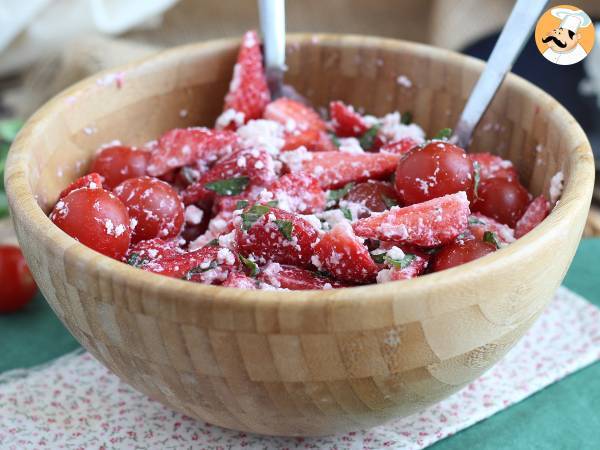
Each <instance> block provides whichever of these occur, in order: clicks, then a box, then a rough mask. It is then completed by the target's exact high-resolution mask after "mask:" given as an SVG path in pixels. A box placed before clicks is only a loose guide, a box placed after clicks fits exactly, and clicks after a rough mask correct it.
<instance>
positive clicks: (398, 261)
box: [385, 253, 417, 269]
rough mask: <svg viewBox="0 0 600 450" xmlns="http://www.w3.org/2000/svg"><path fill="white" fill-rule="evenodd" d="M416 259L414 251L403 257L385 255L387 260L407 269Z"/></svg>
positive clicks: (399, 267)
mask: <svg viewBox="0 0 600 450" xmlns="http://www.w3.org/2000/svg"><path fill="white" fill-rule="evenodd" d="M415 259H417V257H416V256H415V255H413V254H412V253H405V254H404V257H403V258H402V259H392V258H390V257H389V256H387V255H385V261H386V262H388V263H389V264H391V265H392V266H394V267H397V268H398V269H406V268H407V267H408V266H410V264H411V263H412V262H413V261H414V260H415Z"/></svg>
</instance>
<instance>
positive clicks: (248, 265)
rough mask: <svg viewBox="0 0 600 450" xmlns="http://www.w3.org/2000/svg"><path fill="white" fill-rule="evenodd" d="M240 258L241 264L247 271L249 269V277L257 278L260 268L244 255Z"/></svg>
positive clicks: (240, 255)
mask: <svg viewBox="0 0 600 450" xmlns="http://www.w3.org/2000/svg"><path fill="white" fill-rule="evenodd" d="M238 257H239V259H240V262H241V263H242V264H243V265H244V266H245V267H246V269H248V275H250V276H251V277H255V276H256V275H258V272H259V270H258V266H257V265H256V263H255V262H254V261H252V260H251V259H248V258H246V257H245V256H244V255H242V254H239V255H238Z"/></svg>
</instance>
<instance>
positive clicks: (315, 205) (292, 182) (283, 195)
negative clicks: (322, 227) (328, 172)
mask: <svg viewBox="0 0 600 450" xmlns="http://www.w3.org/2000/svg"><path fill="white" fill-rule="evenodd" d="M267 190H268V191H269V192H272V193H273V198H274V199H275V200H277V202H278V207H279V208H281V209H284V210H286V211H289V212H293V213H298V214H314V213H315V212H320V211H323V210H324V209H325V203H326V202H327V199H326V195H325V191H324V190H323V189H321V186H320V185H319V182H318V180H317V179H316V178H315V177H313V176H312V175H309V174H306V173H288V174H285V175H283V176H281V177H280V178H279V179H277V180H276V181H274V182H273V183H272V184H271V185H269V186H268V187H267Z"/></svg>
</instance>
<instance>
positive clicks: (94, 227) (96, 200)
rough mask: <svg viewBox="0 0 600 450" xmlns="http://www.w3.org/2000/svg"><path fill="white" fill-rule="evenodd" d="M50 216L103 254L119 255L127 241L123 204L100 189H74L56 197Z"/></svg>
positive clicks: (122, 255)
mask: <svg viewBox="0 0 600 450" xmlns="http://www.w3.org/2000/svg"><path fill="white" fill-rule="evenodd" d="M50 220H52V222H54V223H55V224H56V226H58V227H59V228H60V229H61V230H63V231H64V232H65V233H67V234H68V235H69V236H71V237H73V238H75V239H77V240H78V241H79V242H81V243H82V244H83V245H87V246H88V247H90V248H91V249H93V250H96V251H97V252H99V253H102V254H103V255H106V256H110V257H111V258H115V259H119V260H120V259H122V258H123V257H124V256H125V253H126V252H127V248H128V247H129V243H130V241H131V230H130V228H129V215H128V214H127V208H126V207H125V205H124V204H123V202H121V200H119V199H118V198H117V197H115V196H114V195H113V194H111V193H110V192H108V191H106V190H104V189H89V188H83V189H77V190H76V191H73V192H71V193H70V194H69V195H67V196H66V197H65V198H63V199H61V200H59V201H58V203H57V204H56V206H55V207H54V210H53V211H52V213H51V214H50Z"/></svg>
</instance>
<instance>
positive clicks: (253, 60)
mask: <svg viewBox="0 0 600 450" xmlns="http://www.w3.org/2000/svg"><path fill="white" fill-rule="evenodd" d="M262 60H263V58H262V53H261V51H260V40H259V38H258V35H257V33H256V31H248V32H246V34H244V37H243V38H242V45H241V46H240V51H239V53H238V57H237V63H236V64H235V66H234V67H233V78H232V79H231V83H230V84H229V92H228V93H227V95H226V96H225V105H224V106H223V111H224V113H223V115H222V116H221V118H220V119H219V120H217V123H218V125H219V126H220V127H222V128H230V129H235V128H237V127H238V126H240V125H242V123H246V122H248V121H249V120H251V119H260V118H261V117H262V115H263V111H264V110H265V106H267V103H269V101H270V100H271V96H270V94H269V88H268V86H267V79H266V77H265V72H264V69H263V66H262ZM230 111H231V112H233V114H232V113H231V112H230ZM239 113H241V114H243V116H242V117H241V121H240V120H239V119H238V120H237V122H236V114H238V115H239ZM239 122H241V123H239Z"/></svg>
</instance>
